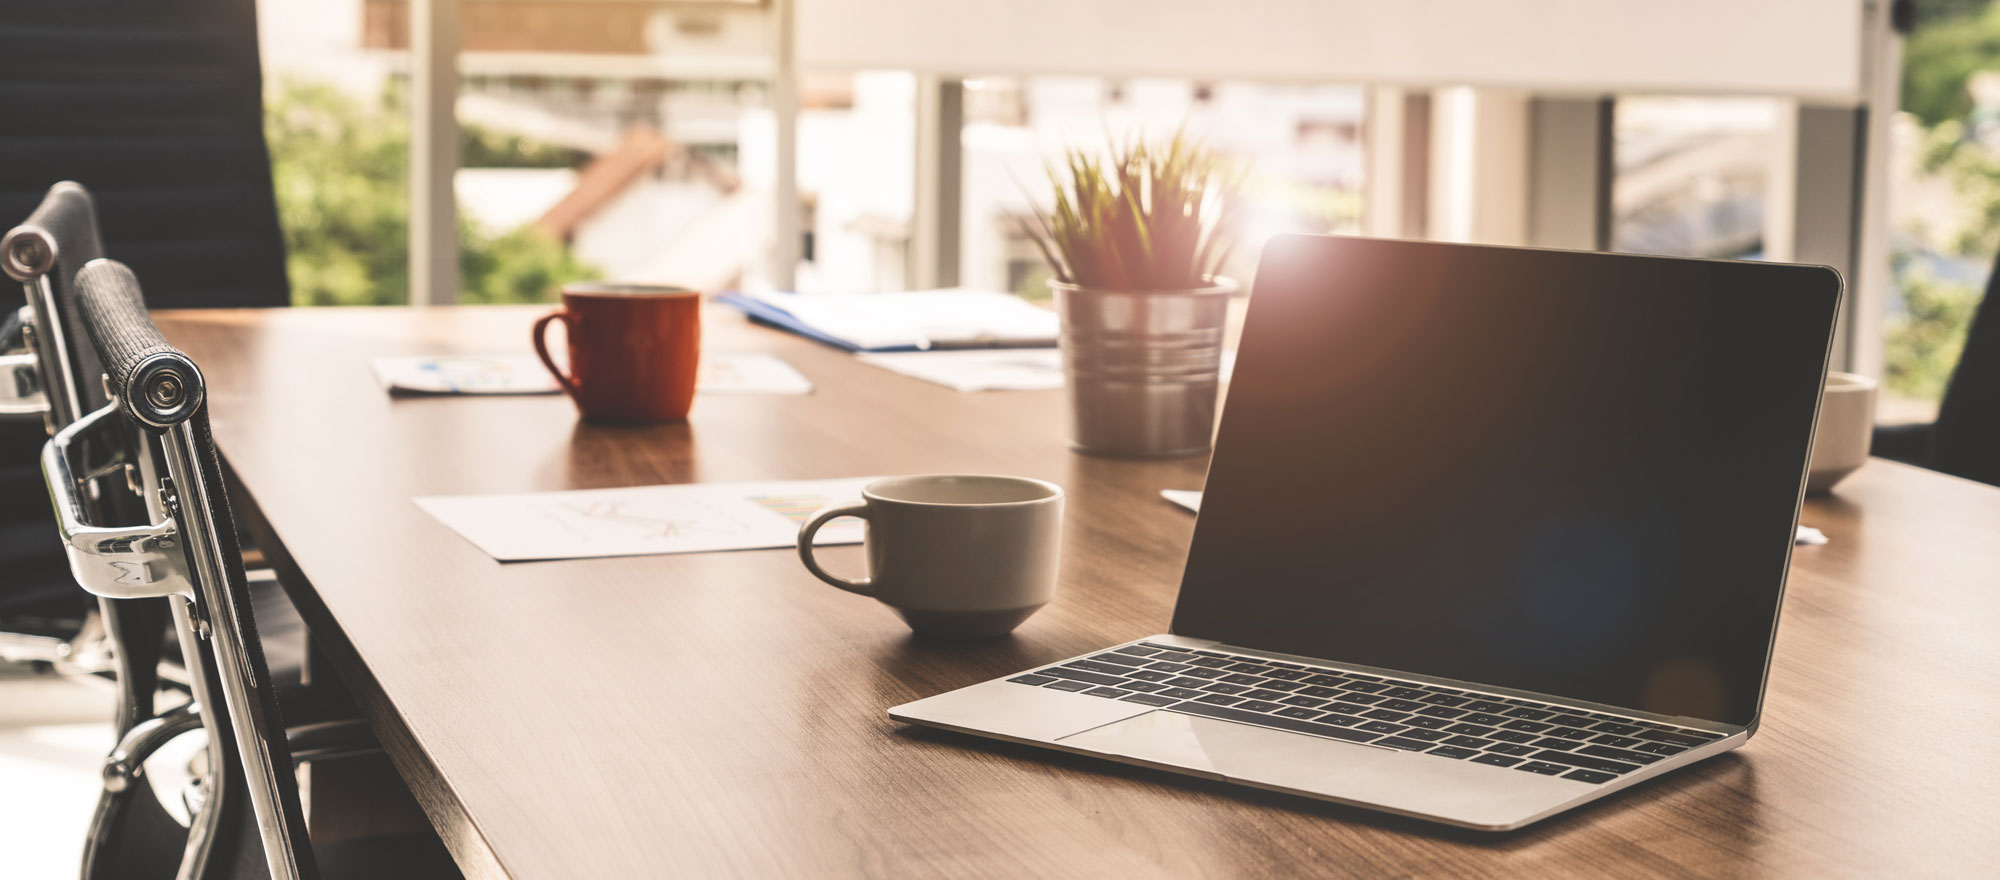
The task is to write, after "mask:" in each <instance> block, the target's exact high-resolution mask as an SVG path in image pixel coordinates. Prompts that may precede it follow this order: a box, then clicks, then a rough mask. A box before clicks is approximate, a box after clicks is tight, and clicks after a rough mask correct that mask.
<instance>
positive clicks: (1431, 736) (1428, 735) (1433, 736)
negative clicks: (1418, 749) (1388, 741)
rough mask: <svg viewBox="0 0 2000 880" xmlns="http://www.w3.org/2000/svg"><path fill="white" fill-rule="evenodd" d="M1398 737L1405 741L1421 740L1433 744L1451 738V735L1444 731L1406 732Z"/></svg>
mask: <svg viewBox="0 0 2000 880" xmlns="http://www.w3.org/2000/svg"><path fill="white" fill-rule="evenodd" d="M1396 735H1397V736H1400V737H1402V738H1404V739H1420V740H1423V741H1424V742H1432V743H1434V742H1437V741H1438V740H1441V739H1444V738H1445V737H1447V736H1450V734H1448V733H1445V732H1444V731H1442V730H1405V731H1403V732H1402V733H1399V734H1396Z"/></svg>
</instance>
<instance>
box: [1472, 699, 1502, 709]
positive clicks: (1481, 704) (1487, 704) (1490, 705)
mask: <svg viewBox="0 0 2000 880" xmlns="http://www.w3.org/2000/svg"><path fill="white" fill-rule="evenodd" d="M1465 708H1467V709H1469V710H1471V711H1474V712H1505V711H1507V704H1506V703H1495V702H1493V701H1491V700H1480V701H1478V702H1474V703H1467V704H1465Z"/></svg>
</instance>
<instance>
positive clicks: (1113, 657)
mask: <svg viewBox="0 0 2000 880" xmlns="http://www.w3.org/2000/svg"><path fill="white" fill-rule="evenodd" d="M1090 659H1091V661H1092V662H1095V663H1116V664H1118V665H1120V666H1130V667H1132V668H1134V669H1136V668H1138V667H1141V666H1144V665H1146V664H1147V663H1149V662H1151V661H1148V660H1147V659H1146V658H1144V657H1133V656H1131V655H1129V654H1120V653H1118V652H1117V651H1109V652H1106V653H1103V654H1093V655H1091V658H1090Z"/></svg>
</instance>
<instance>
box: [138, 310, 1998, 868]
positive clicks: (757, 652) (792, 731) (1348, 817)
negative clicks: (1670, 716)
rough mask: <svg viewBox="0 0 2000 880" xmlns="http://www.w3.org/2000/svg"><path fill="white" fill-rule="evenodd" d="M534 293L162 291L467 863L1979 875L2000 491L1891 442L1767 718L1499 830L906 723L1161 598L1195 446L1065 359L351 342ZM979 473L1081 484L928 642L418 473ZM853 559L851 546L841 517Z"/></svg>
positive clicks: (721, 338)
mask: <svg viewBox="0 0 2000 880" xmlns="http://www.w3.org/2000/svg"><path fill="white" fill-rule="evenodd" d="M537 313H538V311H537V310H535V309H521V308H456V309H429V310H401V309H380V310H375V309H361V310H276V311H257V312H249V311H241V312H239V311H201V312H169V313H162V314H161V315H160V321H161V324H162V326H163V328H164V329H165V330H166V333H167V335H168V337H169V338H171V339H173V340H174V341H175V342H177V343H178V344H179V345H181V346H182V347H183V348H185V349H186V350H187V351H188V352H189V353H191V354H192V355H193V356H194V357H195V359H196V360H197V362H198V363H200V365H201V367H202V369H203V370H204V372H205V373H206V374H207V377H208V381H209V383H210V400H211V406H212V407H213V412H214V420H215V431H216V437H217V440H218V442H219V443H220V445H221V447H222V451H223V454H224V456H225V458H226V459H227V461H228V463H229V466H230V468H231V469H232V471H233V473H234V475H235V477H236V478H237V482H238V483H239V485H238V487H237V488H238V490H239V491H238V492H237V494H238V496H239V499H240V500H239V504H240V505H241V506H243V508H244V509H243V510H241V511H240V513H241V514H242V515H243V516H244V517H245V518H246V519H248V520H250V521H251V522H252V526H253V533H254V534H256V535H257V536H258V537H259V538H260V540H261V542H262V543H263V544H264V545H265V549H266V551H267V552H268V553H269V554H270V556H271V558H272V562H273V564H274V565H275V566H276V567H277V568H278V569H279V571H280V573H281V574H282V575H284V576H285V579H286V581H287V587H288V589H289V590H290V591H291V592H292V593H293V595H294V599H295V600H296V601H297V603H298V605H299V606H300V610H301V613H302V614H304V616H305V618H306V620H307V622H308V623H309V624H310V625H311V626H312V627H313V629H314V632H315V637H316V638H317V639H318V640H319V644H320V645H321V646H322V648H323V649H324V650H325V651H326V653H327V656H328V657H329V658H330V660H331V663H332V665H334V666H335V668H336V669H337V671H338V672H339V673H340V674H341V676H342V678H343V679H344V680H346V681H347V682H348V683H349V685H350V686H351V687H352V688H353V689H354V690H355V691H356V695H357V698H358V699H359V700H360V701H361V702H362V703H363V705H364V708H365V709H366V711H367V712H368V714H369V717H370V720H371V722H372V723H373V724H374V726H375V727H376V729H377V731H378V733H379V734H380V735H381V736H382V738H383V739H384V741H385V742H386V743H387V744H388V746H389V749H390V753H391V756H392V758H394V759H395V762H396V766H397V768H398V770H399V771H400V772H401V773H402V774H403V775H404V776H405V778H406V779H407V780H408V781H409V782H410V783H411V786H412V788H413V789H414V790H415V791H416V793H417V794H418V797H419V800H420V801H421V802H422V803H423V805H424V808H425V811H426V813H427V814H428V815H429V816H430V818H431V820H432V822H433V823H434V824H435V825H436V826H437V827H438V828H439V830H440V832H441V833H442V834H444V836H445V837H446V840H447V842H448V843H449V844H450V845H451V847H452V850H453V853H454V855H455V856H456V857H457V858H458V859H459V861H460V862H461V864H462V865H464V867H465V869H466V873H467V874H468V876H473V877H503V876H504V877H514V878H524V880H525V878H558V877H592V878H598V877H619V878H625V877H654V876H702V877H718V876H921V877H956V876H1005V877H1019V876H1049V877H1055V876H1063V877H1069V876H1079V877H1080V876H1093V877H1107V876H1203V877H1271V876H1332V877H1339V876H1355V877H1387V876H1443V875H1518V876H1535V877H1558V876H1564V877H1567V876H1579V877H1612V876H1615V877H1681V876H1710V877H1738V876H1742V877H1750V876H1756V877H1828V876H1858V877H1880V876H1974V875H1983V876H1995V875H1996V874H2000V830H1996V829H2000V818H1996V817H2000V761H1996V760H1995V754H1996V751H1997V750H1996V746H2000V490H1996V489H1992V488H1988V487H1985V486H1981V485H1976V484H1973V483H1969V482H1965V481H1961V480H1956V479H1952V478H1948V477H1944V476H1939V475H1936V474H1932V473H1929V472H1926V471H1920V470H1916V469H1913V468H1908V467H1903V466H1900V465H1896V464H1892V463H1888V462H1884V461H1875V462H1871V463H1870V464H1869V465H1868V466H1867V467H1865V468H1863V469H1862V470H1861V472H1859V473H1858V474H1856V475H1855V476H1853V477H1851V478H1850V479H1849V480H1848V481H1847V482H1846V483H1845V484H1843V485H1842V486H1841V487H1840V488H1839V489H1838V490H1837V493H1836V494H1835V495H1833V496H1832V497H1829V498H1821V499H1815V500H1812V501H1810V502H1809V503H1808V506H1807V510H1806V513H1805V517H1804V521H1805V522H1806V523H1807V524H1808V525H1814V526H1818V527H1820V528H1821V529H1823V530H1824V531H1825V532H1826V534H1827V537H1828V538H1829V539H1830V540H1831V543H1830V544H1828V545H1826V546H1821V547H1800V548H1798V551H1797V553H1796V555H1795V559H1794V565H1793V576H1792V578H1791V582H1790V587H1789V593H1788V595H1787V598H1786V602H1785V607H1784V615H1783V621H1782V625H1781V626H1780V630H1779V635H1778V642H1777V659H1776V662H1775V664H1774V666H1773V668H1772V672H1771V678H1770V693H1769V698H1768V700H1767V702H1766V707H1765V714H1764V724H1763V728H1762V731H1761V733H1760V734H1759V735H1758V736H1757V737H1756V738H1754V739H1753V740H1752V741H1751V742H1750V743H1749V745H1747V746H1746V747H1744V748H1743V749H1741V750H1740V751H1738V752H1735V753H1732V754H1729V755H1726V756H1723V757H1721V758H1719V759H1716V760H1712V761H1710V762H1707V763H1706V764H1703V765H1698V766H1696V767H1693V768H1690V769H1688V770H1685V771H1682V772H1679V773H1675V774H1670V775H1668V776H1666V777H1664V778H1661V779H1659V780H1655V781H1652V782H1650V783H1647V784H1645V785H1642V786H1640V787H1637V788H1635V789H1633V790H1631V791H1628V792H1625V793H1622V794H1621V795H1618V796H1614V797H1611V798H1609V799H1606V800H1604V801H1600V802H1598V803H1597V804H1594V805H1591V806H1589V807H1586V808H1583V809H1580V810H1577V811H1574V812H1572V813H1570V814H1567V815H1564V816H1560V817H1557V818H1555V819H1552V820H1549V821H1547V822H1544V823H1542V824H1540V825H1537V826H1534V827H1532V828H1530V829H1528V830H1526V831H1523V832H1519V833H1514V834H1509V835H1498V836H1494V835H1482V834H1478V833H1474V832H1461V831H1455V830H1450V829H1444V828H1439V827H1432V826H1428V825H1425V824H1422V823H1419V822H1414V821H1407V820H1399V819H1394V818H1389V817H1383V816H1379V815H1376V814H1372V813H1368V812H1366V811H1362V810H1356V809H1349V808H1343V807H1338V806H1334V805H1329V804H1323V803H1319V802H1314V801H1308V800H1303V799H1296V798H1291V797H1286V796H1282V795H1276V794H1269V793H1262V792H1257V791H1252V790H1248V789H1239V788H1235V787H1231V786H1227V785H1223V784H1219V783H1209V782H1204V781H1199V780H1194V779H1190V778H1184V777H1179V776H1173V775H1169V774H1165V773H1159V772H1153V771H1148V770H1141V769H1136V768H1130V767H1125V766H1122V765H1116V764H1112V763H1109V762H1099V761H1094V760H1091V759H1087V758H1082V757H1075V756H1068V755H1063V754H1058V753H1053V752H1042V751H1038V750H1034V749H1029V748H1025V747H1014V746H1010V745H1005V744H996V743H992V742H987V741H983V740H977V739H974V738H970V737H963V736H956V735H952V734H947V733H942V732H936V731H929V730H923V729H917V728H910V727H904V726H902V725H899V724H897V723H895V722H892V721H890V720H889V719H888V717H887V716H886V715H885V714H884V710H885V709H887V708H888V707H889V706H892V705H895V704H898V703H902V702H905V701H908V700H911V699H914V698H917V697H922V696H927V695H930V694H935V693H939V692H941V691H945V690H949V689H952V688H956V687H959V686H962V685H966V684H970V683H973V682H977V681H981V680H984V679H987V678H991V677H994V676H998V675H1001V674H1004V673H1008V672H1012V671H1015V670H1018V669H1020V668H1022V667H1026V666H1029V665H1031V664H1036V663H1043V662H1047V661H1051V660H1055V659H1060V658H1063V657H1067V656H1070V655H1073V654H1077V653H1081V652H1084V651H1087V650H1091V649H1094V648H1098V647H1102V646H1105V645H1107V644H1110V643H1112V642H1115V641H1118V640H1123V639H1130V638H1134V637H1138V636H1144V635H1148V634H1152V633H1158V632H1162V631H1164V630H1165V628H1166V626H1167V621H1168V618H1169V614H1170V612H1171V609H1172V604H1173V599H1174V591H1175V587H1176V584H1177V582H1178V578H1179V572H1180V568H1181V565H1182V563H1183V561H1184V558H1185V555H1186V552H1187V547H1188V540H1189V536H1190V535H1191V533H1192V531H1193V519H1192V517H1189V516H1188V515H1186V514H1184V513H1182V512H1180V511H1179V510H1177V509H1175V508H1173V507H1171V506H1170V505H1168V504H1166V503H1165V502H1163V501H1161V500H1160V499H1159V497H1158V494H1157V493H1158V491H1159V490H1160V489H1163V488H1190V489H1191V488H1199V487H1200V485H1201V481H1202V474H1203V468H1204V462H1203V461H1201V460H1199V459H1196V460H1185V461H1173V462H1127V461H1112V460H1102V459H1093V458H1086V457H1082V456H1079V455H1075V454H1073V453H1071V452H1070V451H1069V450H1068V448H1067V445H1066V443H1065V436H1064V433H1065V428H1064V423H1063V399H1062V396H1061V394H1060V393H1058V392H995V393H985V394H960V393H956V392H953V391H950V390H948V389H945V388H942V387H938V386H933V385H929V384H925V383H922V382H919V381H917V380H914V379H908V378H904V377H901V376H897V375H894V374H890V373H888V372H885V371H881V370H878V369H875V368H873V367H869V366H866V365H864V364H860V363H857V362H855V361H854V360H852V359H851V358H849V357H848V356H846V355H844V354H841V353H839V352H835V351H832V350H830V349H826V348H823V347H820V346H817V345H814V344H811V343H808V342H804V341H802V340H798V339H795V338H792V337H789V336H785V335H782V334H779V333H776V332H773V331H768V330H764V329H761V328H755V327H752V326H750V325H748V324H746V323H745V322H744V321H743V320H742V319H741V318H740V317H737V316H734V315H733V314H730V313H726V312H721V311H711V312H709V314H708V316H707V319H706V320H707V321H708V328H707V343H708V346H709V348H710V350H713V351H742V352H748V351H762V352H771V353H774V354H778V355H780V356H782V357H784V358H785V359H786V360H788V361H790V362H791V363H792V364H793V365H795V366H796V367H798V368H799V369H800V370H801V371H802V372H804V373H805V374H806V376H807V377H809V378H810V379H812V381H813V382H814V383H815V384H816V385H817V386H818V388H817V391H816V392H815V393H814V394H812V395H810V396H800V397H787V396H736V397H722V396H705V397H702V398H700V399H699V400H697V401H696V404H695V408H694V413H693V416H692V418H691V420H690V421H689V422H688V423H687V424H685V425H677V426H665V427H649V428H603V427H594V426H590V425H584V424H581V423H579V422H577V421H576V419H575V417H574V411H573V409H572V408H571V406H570V403H569V401H568V400H566V399H564V398H561V397H516V398H487V399H467V398H437V399H391V398H390V397H389V395H387V394H386V393H384V392H383V390H382V389H381V388H380V387H379V386H378V385H377V384H376V382H375V380H374V378H373V376H372V375H371V374H370V372H369V369H368V358H370V357H371V356H375V355H384V354H424V353H448V352H456V353H494V352H515V353H520V352H526V351H527V350H528V341H527V333H528V325H529V322H530V321H531V320H532V319H533V317H534V316H535V315H536V314H537ZM946 471H960V472H965V471H971V472H988V473H1007V474H1021V475H1026V476H1032V477H1039V478H1042V479H1048V480H1053V481H1055V482H1057V483H1060V484H1062V485H1063V486H1065V487H1066V488H1067V489H1068V491H1069V493H1070V495H1069V497H1070V506H1069V512H1068V521H1067V523H1066V526H1065V534H1064V542H1065V543H1064V549H1063V574H1062V586H1061V589H1060V592H1059V594H1058V596H1057V599H1056V601H1055V602H1054V603H1053V604H1052V605H1050V606H1049V607H1048V608H1046V609H1044V610H1043V611H1042V612H1041V613H1040V614H1038V615H1036V616H1035V617H1034V618H1032V619H1030V620H1029V621H1028V622H1027V623H1026V624H1025V625H1023V626H1022V628H1021V629H1020V630H1019V631H1018V632H1017V633H1016V634H1015V635H1014V636H1012V637H1010V638H1007V639H1003V640H999V641H994V642H987V643H983V644H975V645H947V644H931V643H925V642H921V641H917V640H914V639H912V638H911V637H910V635H909V634H908V632H907V630H906V629H905V628H904V626H903V624H902V623H901V622H900V621H899V620H898V619H897V618H896V617H895V616H894V615H893V614H892V613H890V612H889V611H888V610H887V609H885V608H882V607H880V606H878V605H876V604H874V603H872V602H870V601H869V600H866V599H864V598H861V597H857V596H853V595H849V594H846V593H842V592H839V591H837V590H834V589H832V588H830V587H827V586H826V585H824V584H821V583H819V582H818V581H816V580H814V579H813V578H812V577H811V576H810V575H808V574H807V573H806V572H805V570H804V569H803V568H801V567H800V565H799V564H798V560H797V558H796V556H795V555H794V554H793V553H792V552H791V551H789V550H770V551H755V552H739V553H711V554H702V555H687V556H657V557H644V558H624V559H598V560H579V561H562V562H542V563H521V564H508V565H502V564H500V563H497V562H494V561H493V560H491V559H490V558H488V557H487V556H486V555H485V554H483V553H481V552H480V551H479V550H477V549H475V548H474V547H472V546H471V545H470V544H468V543H466V542H465V541H464V540H462V539H460V538H459V537H458V536H457V535H456V534H454V533H452V532H451V531H449V530H448V529H446V528H445V527H444V526H443V525H441V524H439V523H438V522H436V521H435V520H433V519H431V518H430V517H429V516H427V515H425V514H424V513H422V512H421V511H419V510H418V509H417V508H416V507H415V506H414V505H413V504H411V502H410V498H411V497H412V496H416V495H428V494H454V493H474V492H521V491H535V490H551V489H572V488H594V487H611V486H630V485H641V484H655V483H683V482H691V481H723V480H761V479H809V478H823V477H846V476H854V475H861V474H875V473H885V474H886V473H922V472H946ZM828 558H829V559H830V562H829V564H830V566H832V567H835V568H843V567H844V568H845V569H846V570H848V571H854V570H855V569H857V568H858V566H859V565H860V560H859V552H858V550H855V549H853V548H842V549H841V550H838V551H834V552H831V553H829V554H828Z"/></svg>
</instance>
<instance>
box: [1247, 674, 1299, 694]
mask: <svg viewBox="0 0 2000 880" xmlns="http://www.w3.org/2000/svg"><path fill="white" fill-rule="evenodd" d="M1257 686H1258V687H1260V688H1263V689H1265V690H1267V691H1285V692H1287V693H1290V692H1291V691H1295V690H1298V689H1299V688H1302V687H1305V685H1303V684H1300V683H1298V682H1296V681H1284V680H1282V679H1276V678H1267V679H1264V680H1263V681H1260V682H1258V683H1257Z"/></svg>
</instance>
